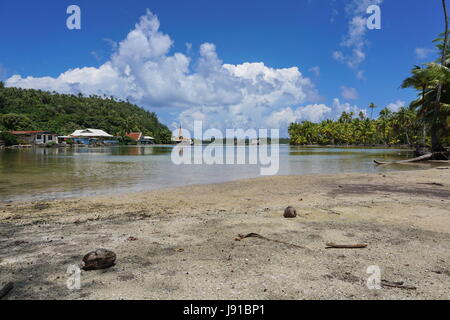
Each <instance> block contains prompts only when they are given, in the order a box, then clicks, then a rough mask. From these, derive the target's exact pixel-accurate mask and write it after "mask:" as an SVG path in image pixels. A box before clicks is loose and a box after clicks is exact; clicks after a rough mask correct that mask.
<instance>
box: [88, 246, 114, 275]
mask: <svg viewBox="0 0 450 320" xmlns="http://www.w3.org/2000/svg"><path fill="white" fill-rule="evenodd" d="M115 264H116V254H115V253H114V252H112V251H109V250H106V249H97V250H95V251H92V252H89V253H88V254H87V255H85V256H84V258H83V262H82V269H83V270H85V271H89V270H100V269H107V268H109V267H112V266H114V265H115Z"/></svg>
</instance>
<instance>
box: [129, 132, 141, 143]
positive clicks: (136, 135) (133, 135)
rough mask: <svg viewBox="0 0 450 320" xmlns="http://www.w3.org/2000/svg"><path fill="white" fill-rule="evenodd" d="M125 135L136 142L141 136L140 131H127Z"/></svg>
mask: <svg viewBox="0 0 450 320" xmlns="http://www.w3.org/2000/svg"><path fill="white" fill-rule="evenodd" d="M126 136H127V137H128V138H131V139H133V140H134V141H136V142H139V141H140V140H141V138H142V132H130V133H127V134H126Z"/></svg>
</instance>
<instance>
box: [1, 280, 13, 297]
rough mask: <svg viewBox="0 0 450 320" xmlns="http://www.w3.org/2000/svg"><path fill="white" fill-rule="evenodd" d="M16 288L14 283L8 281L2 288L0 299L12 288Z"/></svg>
mask: <svg viewBox="0 0 450 320" xmlns="http://www.w3.org/2000/svg"><path fill="white" fill-rule="evenodd" d="M13 288H14V283H12V282H8V283H7V284H6V285H5V286H4V287H3V288H2V289H1V290H0V299H2V298H3V297H4V296H6V295H7V294H8V293H9V292H10V291H11V290H12V289H13Z"/></svg>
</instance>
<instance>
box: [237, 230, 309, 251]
mask: <svg viewBox="0 0 450 320" xmlns="http://www.w3.org/2000/svg"><path fill="white" fill-rule="evenodd" d="M246 238H259V239H263V240H266V241H271V242H277V243H281V244H284V245H287V246H291V247H295V248H300V249H307V248H306V247H303V246H299V245H297V244H293V243H289V242H285V241H281V240H275V239H269V238H266V237H264V236H262V235H260V234H257V233H249V234H247V235H242V234H240V235H239V236H238V238H235V239H234V240H235V241H241V240H244V239H246Z"/></svg>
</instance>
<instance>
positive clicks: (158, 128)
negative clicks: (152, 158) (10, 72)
mask: <svg viewBox="0 0 450 320" xmlns="http://www.w3.org/2000/svg"><path fill="white" fill-rule="evenodd" d="M85 128H96V129H102V130H105V131H106V132H108V133H110V134H113V135H117V136H124V135H125V133H126V132H131V131H140V132H143V134H144V135H149V136H153V137H155V140H156V142H157V143H170V139H171V132H170V131H169V129H168V128H167V127H166V126H165V125H163V124H161V123H160V122H159V121H158V118H157V116H156V115H155V113H153V112H149V111H146V110H144V109H142V108H140V107H138V106H136V105H133V104H131V103H129V102H127V101H120V100H117V99H114V98H113V97H100V96H95V95H93V96H89V97H84V96H83V95H81V94H79V95H68V94H59V93H56V92H53V93H50V92H44V91H40V90H29V89H19V88H5V87H4V84H3V83H0V131H2V130H3V131H8V130H48V131H53V132H56V133H58V134H61V135H66V134H70V133H72V132H73V131H75V130H77V129H85Z"/></svg>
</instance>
